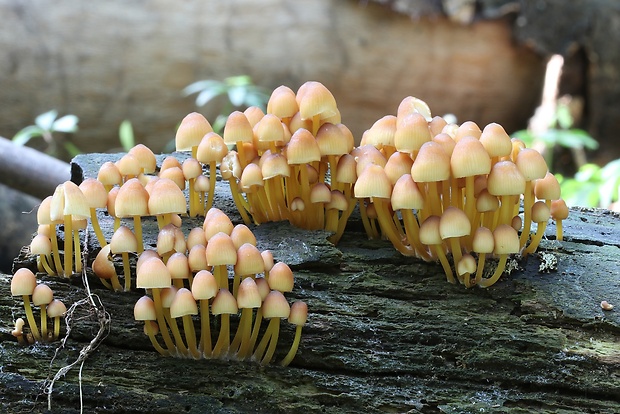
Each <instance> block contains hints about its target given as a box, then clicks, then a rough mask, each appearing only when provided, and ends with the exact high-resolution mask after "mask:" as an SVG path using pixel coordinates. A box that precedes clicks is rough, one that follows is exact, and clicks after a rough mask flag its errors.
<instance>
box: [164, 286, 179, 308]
mask: <svg viewBox="0 0 620 414" xmlns="http://www.w3.org/2000/svg"><path fill="white" fill-rule="evenodd" d="M178 290H179V289H177V288H176V287H175V286H167V287H165V288H163V289H162V290H161V306H162V308H168V309H169V308H170V306H172V301H173V300H174V296H175V295H176V294H177V291H178Z"/></svg>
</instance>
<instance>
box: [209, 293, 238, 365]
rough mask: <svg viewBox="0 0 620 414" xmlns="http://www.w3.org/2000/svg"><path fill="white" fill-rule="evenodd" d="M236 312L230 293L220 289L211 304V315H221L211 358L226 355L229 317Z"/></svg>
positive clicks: (234, 301) (228, 345) (228, 337)
mask: <svg viewBox="0 0 620 414" xmlns="http://www.w3.org/2000/svg"><path fill="white" fill-rule="evenodd" d="M238 311H239V308H238V307H237V301H236V300H235V297H234V296H233V295H232V293H230V291H229V290H228V289H225V288H222V289H220V290H219V291H218V293H217V295H216V296H215V299H213V302H212V303H211V313H213V314H214V315H221V316H220V333H219V336H218V338H217V342H216V344H215V347H213V356H214V357H215V358H219V357H223V356H224V355H227V354H226V353H227V352H228V349H229V347H230V315H236V314H237V312H238Z"/></svg>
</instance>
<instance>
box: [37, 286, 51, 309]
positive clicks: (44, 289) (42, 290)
mask: <svg viewBox="0 0 620 414" xmlns="http://www.w3.org/2000/svg"><path fill="white" fill-rule="evenodd" d="M52 300H54V292H52V288H50V287H49V286H48V285H46V284H45V283H39V284H38V285H37V286H36V287H35V288H34V290H33V291H32V304H33V305H35V306H42V305H46V306H47V304H49V303H50V302H51V301H52Z"/></svg>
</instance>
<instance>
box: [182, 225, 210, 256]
mask: <svg viewBox="0 0 620 414" xmlns="http://www.w3.org/2000/svg"><path fill="white" fill-rule="evenodd" d="M197 244H202V246H203V247H204V246H205V245H206V244H207V239H206V238H205V231H204V229H203V228H202V227H194V228H193V229H191V230H190V231H189V234H188V235H187V249H188V250H191V249H192V247H194V246H195V245H197Z"/></svg>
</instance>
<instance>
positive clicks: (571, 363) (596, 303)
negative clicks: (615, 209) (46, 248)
mask: <svg viewBox="0 0 620 414" xmlns="http://www.w3.org/2000/svg"><path fill="white" fill-rule="evenodd" d="M101 160H102V159H100V158H95V157H91V158H87V157H81V158H78V160H77V161H78V163H79V164H80V165H79V167H78V166H77V165H76V166H74V173H75V174H79V173H80V171H82V172H84V173H85V174H87V175H88V174H90V173H89V171H91V173H92V168H93V166H95V165H99V164H100V163H101ZM74 177H75V176H74ZM217 191H218V201H217V203H219V204H218V206H220V207H222V208H223V209H224V210H227V211H229V213H230V215H231V217H233V219H237V218H238V217H237V216H236V214H235V213H234V211H233V210H232V209H231V202H230V195H229V193H228V189H227V187H226V185H224V184H222V183H218V190H217ZM102 218H104V217H103V216H102ZM145 221H146V222H147V224H148V225H150V229H154V227H155V224H154V223H153V222H152V221H149V220H145ZM104 222H105V220H104ZM619 223H620V221H619V217H618V215H615V214H613V213H611V212H609V211H604V210H580V209H574V210H572V211H571V216H570V218H569V219H568V220H566V221H565V223H564V225H565V234H566V238H565V241H563V242H557V241H555V240H554V237H553V235H554V234H555V226H554V225H553V224H552V225H550V226H549V229H548V232H547V234H548V239H547V240H546V241H545V242H544V243H543V246H542V248H541V249H540V250H539V253H538V254H535V255H532V256H530V257H529V258H528V259H527V260H523V261H520V262H518V265H519V268H518V269H517V270H515V271H513V272H512V274H511V275H510V276H505V277H503V278H502V279H501V280H500V282H499V283H497V284H496V285H494V286H493V287H491V288H488V289H470V290H466V289H464V288H463V287H462V286H455V285H451V284H449V283H447V282H446V280H445V276H444V275H443V272H442V270H441V266H439V265H437V264H434V263H424V262H421V261H419V260H416V259H413V258H405V257H402V256H400V255H399V254H398V253H397V252H396V251H395V250H394V249H393V248H392V246H391V245H390V244H389V243H388V242H386V241H381V240H374V241H369V240H366V238H365V236H364V234H363V233H362V232H361V226H360V224H359V223H358V222H356V221H355V220H352V222H351V223H350V226H349V228H348V231H347V232H346V233H345V236H344V237H343V240H342V242H341V243H340V244H339V245H338V246H336V247H334V246H333V245H331V244H330V243H328V242H327V241H326V239H325V237H326V234H325V233H323V232H308V231H303V230H299V229H295V228H292V227H290V226H289V225H288V224H286V223H268V224H265V225H261V226H259V227H256V228H254V229H253V230H254V233H255V234H256V237H257V239H258V243H259V248H261V249H265V248H268V249H271V250H272V251H273V253H274V256H275V257H276V259H277V260H281V261H284V262H287V263H289V264H290V265H291V266H292V268H293V269H294V272H295V289H294V291H293V293H292V295H290V298H291V299H293V298H299V299H303V300H304V301H306V302H307V303H308V306H309V309H310V314H309V318H308V323H307V325H306V326H305V327H304V329H303V335H302V343H301V346H300V349H299V351H298V354H297V356H296V358H295V360H294V361H293V363H292V364H291V366H290V367H288V368H282V367H279V366H278V365H271V366H267V367H260V366H258V365H256V364H254V363H242V362H235V361H219V360H198V361H195V360H186V359H175V358H165V357H161V356H160V355H159V354H157V353H156V352H155V351H154V350H153V349H152V348H151V345H150V343H149V342H148V339H147V338H146V336H145V335H144V334H143V332H142V326H141V325H140V324H138V323H136V322H135V321H134V320H133V313H132V309H133V304H134V302H135V301H136V300H137V299H138V298H139V297H140V295H141V294H142V293H141V292H138V291H136V292H131V293H125V294H119V293H112V292H109V291H107V290H105V289H102V287H101V286H100V285H99V284H98V282H97V280H96V279H93V278H89V279H88V280H89V284H90V287H91V289H92V292H93V293H94V294H96V295H97V296H96V298H95V299H94V300H95V304H96V305H97V307H98V309H99V310H100V311H102V310H105V312H107V314H108V315H109V322H110V323H109V330H108V331H106V334H107V335H106V336H105V339H104V340H103V341H102V342H101V344H100V345H99V347H98V348H97V349H96V350H94V351H93V352H92V353H90V354H89V355H88V358H87V359H86V361H85V363H84V366H83V369H82V370H81V373H79V366H76V367H75V368H74V369H73V370H71V371H69V373H68V374H67V375H66V376H64V377H62V378H60V379H59V380H58V382H56V384H55V387H54V389H53V393H52V409H53V412H61V411H62V412H67V413H71V412H79V410H80V406H81V404H83V407H84V410H85V412H97V413H112V412H136V413H137V412H152V413H165V412H191V413H205V412H283V413H284V412H309V413H315V412H316V413H320V412H343V413H344V412H421V413H431V412H446V413H456V412H465V413H469V412H472V413H473V412H505V413H523V412H532V411H533V410H536V411H537V412H554V413H557V412H562V413H569V412H592V413H615V412H618V409H619V408H620V406H619V405H618V402H617V401H618V400H619V399H620V377H619V375H618V373H619V372H620V342H619V340H618V335H619V334H620V314H619V313H618V312H617V308H616V310H613V311H608V312H606V311H603V310H602V309H601V307H600V302H601V301H602V300H607V301H609V302H610V303H615V304H616V306H618V305H620V293H619V290H618V283H619V281H620V279H619V277H620V275H619V270H618V262H619V260H620V254H619V253H620V252H619V248H620V227H619ZM200 224H201V223H200V220H197V221H195V222H190V221H189V220H186V221H185V225H186V226H195V225H200ZM108 225H109V223H108ZM148 228H149V226H147V229H148ZM107 231H108V232H109V229H108V230H107ZM146 235H148V236H147V237H149V240H148V241H147V244H148V243H152V242H153V241H154V236H155V235H154V232H153V231H152V230H147V231H146ZM92 249H93V247H92V246H91V247H89V250H90V252H91V254H92V253H93V252H92ZM553 259H557V270H554V271H551V272H550V273H545V272H543V273H541V272H540V268H541V264H543V263H544V264H545V265H548V266H550V268H553V263H552V262H553ZM17 265H18V266H27V265H32V258H30V257H28V256H27V255H25V254H24V255H22V256H21V257H20V258H19V259H18V261H17ZM41 279H43V280H45V281H46V282H48V283H49V284H50V285H51V286H52V288H53V290H54V292H55V294H56V296H57V297H59V298H61V299H63V300H64V301H65V302H66V303H68V304H70V303H72V302H74V301H77V300H80V299H83V298H84V296H85V293H84V292H85V290H84V287H83V285H82V280H81V279H80V278H79V277H77V278H75V279H71V280H69V279H61V278H49V277H41ZM9 285H10V276H7V275H3V276H0V286H2V288H1V290H0V291H1V292H2V295H0V318H1V326H2V327H3V329H2V332H1V333H0V355H1V359H0V360H1V361H2V362H1V369H0V406H1V407H2V411H3V412H8V413H14V412H23V411H27V410H34V412H41V411H44V410H45V408H46V406H47V402H46V396H45V395H44V394H43V393H42V390H43V386H44V385H45V380H46V379H49V378H50V376H53V375H54V374H55V373H56V371H57V370H58V369H60V368H62V367H64V366H66V365H67V364H70V363H72V362H73V361H75V360H76V358H78V357H79V354H80V351H81V350H82V349H83V348H84V347H85V346H87V345H88V344H89V342H90V341H91V340H92V339H93V338H94V337H95V336H96V334H97V332H98V331H99V329H100V324H99V320H98V318H97V317H96V314H95V310H96V309H95V308H93V307H92V306H91V305H88V303H87V304H85V305H83V306H81V307H78V308H77V309H76V312H75V313H74V315H73V318H72V322H71V328H72V331H71V335H70V337H69V339H68V341H67V343H66V345H65V347H64V348H62V349H59V350H58V354H57V356H56V359H55V360H54V361H53V362H51V361H52V358H53V356H54V354H55V352H56V346H57V344H43V345H36V346H31V347H21V346H18V345H17V343H16V342H14V338H13V337H12V336H11V335H10V333H9V332H8V331H10V326H11V325H12V320H13V318H15V317H18V316H22V313H23V310H22V309H21V308H20V307H21V301H19V300H14V299H13V298H11V297H10V296H9ZM282 327H283V333H282V338H281V342H280V344H279V347H278V350H277V354H276V360H279V359H281V358H282V356H283V355H284V353H285V352H286V351H287V348H288V346H289V344H290V342H291V340H292V336H293V329H292V328H291V327H290V326H288V325H287V324H286V323H283V324H282ZM80 390H81V398H80ZM80 399H81V401H80Z"/></svg>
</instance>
